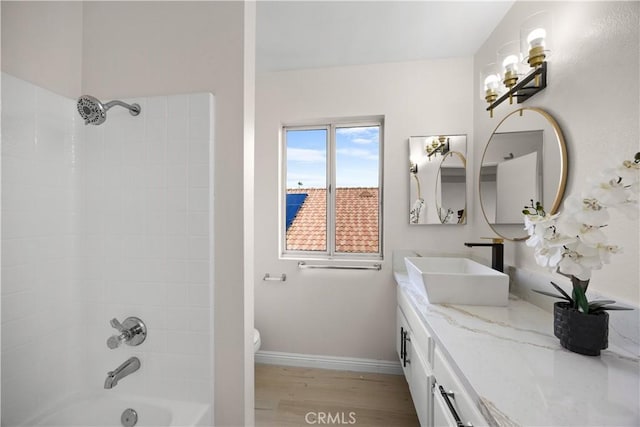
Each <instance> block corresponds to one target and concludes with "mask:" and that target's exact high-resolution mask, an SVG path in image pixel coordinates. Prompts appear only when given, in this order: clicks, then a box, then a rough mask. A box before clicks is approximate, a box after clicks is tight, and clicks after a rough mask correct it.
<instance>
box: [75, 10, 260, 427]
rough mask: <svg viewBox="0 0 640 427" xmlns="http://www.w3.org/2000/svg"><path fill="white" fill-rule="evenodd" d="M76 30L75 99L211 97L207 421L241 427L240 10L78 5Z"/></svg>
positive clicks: (245, 367)
mask: <svg viewBox="0 0 640 427" xmlns="http://www.w3.org/2000/svg"><path fill="white" fill-rule="evenodd" d="M83 28H84V33H83V55H82V58H83V61H82V65H83V73H82V90H83V91H84V92H87V93H91V94H93V95H95V96H97V97H99V98H100V97H101V98H105V99H106V98H117V97H132V96H151V95H160V94H174V93H190V92H211V93H213V94H214V95H215V98H216V106H217V108H216V113H215V114H216V116H215V123H216V129H215V140H216V146H215V149H214V151H215V153H214V158H215V163H214V183H215V186H214V211H215V212H216V216H215V219H214V221H215V223H214V229H215V230H216V232H215V236H214V257H215V264H216V268H215V271H214V287H215V298H214V316H215V334H214V336H215V361H216V364H215V373H214V376H215V379H216V381H215V402H216V410H215V416H216V420H215V421H216V424H217V425H238V424H244V420H245V414H244V411H245V395H244V392H245V390H244V384H245V382H244V379H245V377H246V375H252V374H251V373H250V372H246V369H247V366H246V365H245V362H244V360H243V358H242V357H240V355H242V354H243V350H244V342H245V318H244V311H245V301H244V288H243V286H244V285H243V280H244V277H243V268H244V266H243V257H244V254H243V196H242V194H243V138H244V125H243V115H244V111H243V108H244V107H243V105H244V104H243V102H244V101H243V100H244V97H243V93H244V92H243V91H244V89H243V85H244V82H243V78H244V69H243V65H244V60H245V59H244V57H243V53H244V4H243V3H242V2H213V1H212V2H87V3H85V5H84V17H83ZM114 29H115V30H114ZM246 309H248V310H251V307H247V308H246ZM251 406H253V405H251Z"/></svg>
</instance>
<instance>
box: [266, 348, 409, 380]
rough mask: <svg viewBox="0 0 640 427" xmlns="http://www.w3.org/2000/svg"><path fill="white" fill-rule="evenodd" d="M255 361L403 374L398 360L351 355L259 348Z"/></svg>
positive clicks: (269, 363) (302, 366) (304, 366)
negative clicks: (285, 351) (326, 354)
mask: <svg viewBox="0 0 640 427" xmlns="http://www.w3.org/2000/svg"><path fill="white" fill-rule="evenodd" d="M255 361H256V363H264V364H267V365H283V366H297V367H300V368H320V369H335V370H338V371H354V372H370V373H375V374H391V375H403V372H402V367H401V366H400V362H395V361H390V360H374V359H358V358H353V357H335V356H319V355H313V354H298V353H282V352H279V351H262V350H260V351H258V352H257V353H256V355H255Z"/></svg>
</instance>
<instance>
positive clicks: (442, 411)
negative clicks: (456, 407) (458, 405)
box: [433, 383, 459, 427]
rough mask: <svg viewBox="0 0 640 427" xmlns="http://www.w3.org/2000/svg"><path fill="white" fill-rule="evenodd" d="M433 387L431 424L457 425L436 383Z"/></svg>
mask: <svg viewBox="0 0 640 427" xmlns="http://www.w3.org/2000/svg"><path fill="white" fill-rule="evenodd" d="M434 385H435V387H433V426H434V427H450V426H451V427H457V426H458V425H459V424H458V422H457V421H456V419H455V417H454V416H453V414H452V412H451V410H450V409H449V406H448V405H447V402H446V401H445V400H444V397H443V396H442V394H441V393H440V390H439V389H438V384H437V383H436V384H434Z"/></svg>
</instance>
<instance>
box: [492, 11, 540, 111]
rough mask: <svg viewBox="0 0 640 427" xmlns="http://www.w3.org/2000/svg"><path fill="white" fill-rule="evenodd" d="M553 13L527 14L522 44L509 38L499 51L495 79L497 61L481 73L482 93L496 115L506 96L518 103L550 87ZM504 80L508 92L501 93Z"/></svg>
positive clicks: (523, 27) (522, 33) (521, 30)
mask: <svg viewBox="0 0 640 427" xmlns="http://www.w3.org/2000/svg"><path fill="white" fill-rule="evenodd" d="M550 29H551V16H550V14H549V13H548V12H546V11H543V12H539V13H536V14H534V15H532V16H530V17H529V18H527V19H526V20H525V21H524V22H523V24H522V26H521V27H520V46H519V49H518V47H517V42H509V43H507V44H505V45H504V46H502V47H501V48H500V50H499V51H498V55H497V56H498V65H499V66H500V67H501V68H500V70H499V72H498V81H497V82H496V77H495V76H496V70H495V68H496V65H495V64H489V65H488V66H487V67H485V68H484V69H483V72H482V74H481V76H480V79H481V80H480V87H481V88H482V89H483V97H484V99H485V101H486V102H487V103H488V104H489V106H488V107H487V111H489V114H490V117H493V110H494V108H496V107H497V106H498V105H500V104H501V103H502V102H503V101H504V100H505V99H507V98H508V99H509V104H512V103H513V97H515V98H516V99H517V100H518V104H520V103H522V102H524V101H526V100H527V99H529V98H530V97H532V96H533V95H535V94H536V93H538V92H540V91H541V90H543V89H544V88H546V87H547V61H546V59H547V58H548V57H549V54H550V52H551V50H550V49H549V40H550V37H549V36H550ZM521 64H529V67H530V68H532V70H531V71H529V73H528V74H526V75H525V76H524V77H521V76H522V74H524V73H523V72H522V71H521V70H520V67H521ZM500 83H502V84H503V85H504V88H506V89H507V90H506V93H504V94H502V95H500V94H499V91H500V90H501V89H502V85H500Z"/></svg>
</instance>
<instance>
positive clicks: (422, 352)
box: [396, 287, 487, 427]
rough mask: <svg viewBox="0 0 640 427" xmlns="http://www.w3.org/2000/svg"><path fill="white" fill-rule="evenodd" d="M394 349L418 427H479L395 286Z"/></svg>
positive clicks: (460, 390) (469, 404)
mask: <svg viewBox="0 0 640 427" xmlns="http://www.w3.org/2000/svg"><path fill="white" fill-rule="evenodd" d="M396 326H397V338H396V349H397V352H398V356H399V358H400V363H401V364H402V369H403V371H404V375H405V378H406V379H407V383H408V384H409V390H410V392H411V398H412V399H413V404H414V406H415V408H416V413H417V414H418V420H419V421H420V425H421V426H424V427H432V426H435V427H441V426H452V427H460V426H476V427H477V426H483V425H487V422H486V420H485V419H484V417H483V416H482V414H481V413H480V411H479V410H478V409H477V408H476V406H475V405H474V402H473V399H472V398H471V396H470V395H469V394H468V393H467V392H466V391H465V390H464V387H463V385H462V382H461V381H460V378H459V377H458V376H457V375H456V373H455V372H454V370H453V369H452V367H451V365H450V363H449V362H448V361H447V359H446V357H445V355H444V353H443V349H440V348H438V345H437V344H436V343H435V341H434V340H433V337H432V335H431V333H430V332H429V330H428V328H427V326H426V325H425V322H424V321H422V320H421V318H420V317H419V315H418V313H417V312H416V310H415V309H414V308H413V306H412V305H411V302H410V301H409V300H408V299H407V297H406V296H405V295H404V293H403V292H402V290H401V289H400V287H398V307H397V314H396Z"/></svg>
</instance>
